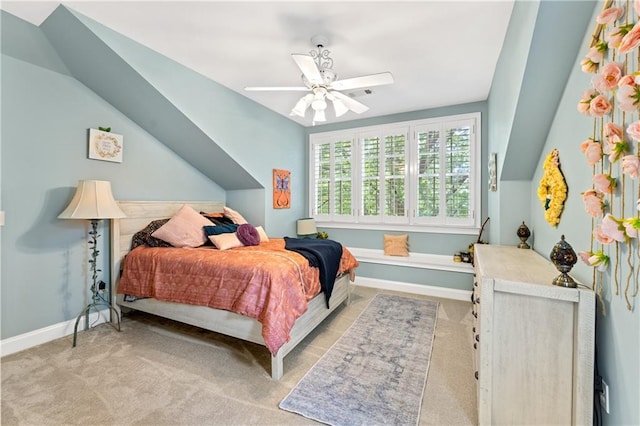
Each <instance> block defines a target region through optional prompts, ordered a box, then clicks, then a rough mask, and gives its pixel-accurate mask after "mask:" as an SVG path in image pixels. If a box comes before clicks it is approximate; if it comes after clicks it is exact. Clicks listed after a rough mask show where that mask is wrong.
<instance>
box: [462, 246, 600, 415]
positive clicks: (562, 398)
mask: <svg viewBox="0 0 640 426" xmlns="http://www.w3.org/2000/svg"><path fill="white" fill-rule="evenodd" d="M474 269H475V278H474V291H473V296H472V301H473V315H474V317H475V321H474V328H473V339H474V340H473V345H474V348H475V351H474V352H475V370H476V373H475V374H476V378H477V396H478V419H479V423H480V424H481V425H517V424H527V425H552V424H559V425H588V426H590V425H591V424H592V415H593V374H594V337H595V336H594V333H595V294H594V292H593V291H591V290H590V289H588V288H585V287H581V286H578V288H564V287H558V286H554V285H552V284H551V282H552V280H553V278H555V277H556V276H557V275H558V274H559V272H558V271H557V270H556V268H555V267H554V266H553V264H552V263H551V262H550V261H549V260H547V258H544V257H542V256H541V255H539V254H538V253H536V252H535V251H533V250H526V249H518V248H516V247H510V246H496V245H481V244H477V245H476V246H475V249H474Z"/></svg>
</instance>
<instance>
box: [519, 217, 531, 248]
mask: <svg viewBox="0 0 640 426" xmlns="http://www.w3.org/2000/svg"><path fill="white" fill-rule="evenodd" d="M516 234H517V235H518V238H520V244H518V248H521V249H530V248H531V247H530V246H529V244H527V238H529V237H530V236H531V231H529V228H528V227H527V225H525V224H524V221H523V222H522V225H520V227H518V231H517V232H516Z"/></svg>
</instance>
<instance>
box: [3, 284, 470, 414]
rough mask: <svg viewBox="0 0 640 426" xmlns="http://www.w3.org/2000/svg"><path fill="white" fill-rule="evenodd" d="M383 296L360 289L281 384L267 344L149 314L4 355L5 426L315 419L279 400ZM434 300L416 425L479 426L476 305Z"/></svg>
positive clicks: (304, 347) (299, 352) (296, 357)
mask: <svg viewBox="0 0 640 426" xmlns="http://www.w3.org/2000/svg"><path fill="white" fill-rule="evenodd" d="M379 292H381V291H378V290H375V289H368V288H364V287H355V288H354V291H353V295H352V303H351V305H349V306H342V307H340V308H338V309H337V310H336V312H334V313H333V314H332V315H331V316H330V317H329V318H327V320H325V322H324V323H323V324H322V325H321V326H320V327H318V329H316V330H315V331H314V332H312V333H311V334H310V335H309V336H308V337H307V338H306V339H305V340H304V341H303V342H302V343H301V344H300V345H298V347H297V348H296V349H295V350H294V351H293V352H292V353H291V354H289V355H288V356H287V357H286V358H285V361H284V371H285V374H284V377H283V378H282V380H280V381H279V382H274V381H272V380H271V378H270V376H269V366H270V357H269V354H268V352H267V350H266V349H265V348H264V347H261V346H259V345H254V344H251V343H246V342H240V341H238V340H236V339H232V338H228V337H225V336H221V335H218V334H215V333H211V332H207V331H204V330H200V329H197V328H194V327H190V326H185V325H181V324H177V323H174V322H171V321H167V320H163V319H159V318H157V317H152V316H147V315H143V314H134V315H131V316H129V317H126V318H125V319H124V320H123V324H122V333H117V332H115V331H114V330H113V329H112V328H111V327H109V326H107V325H101V326H98V327H96V328H94V329H91V330H90V331H88V332H82V333H80V334H79V336H78V346H77V347H76V348H75V349H72V348H71V337H66V338H63V339H59V340H56V341H54V342H50V343H47V344H45V345H41V346H38V347H35V348H32V349H29V350H26V351H23V352H20V353H17V354H13V355H9V356H6V357H3V358H2V360H1V373H2V416H1V423H2V424H3V425H36V424H37V425H53V424H91V425H98V424H104V425H120V424H149V425H151V424H153V425H160V424H167V425H207V424H216V425H220V424H229V425H249V424H261V425H265V424H278V425H282V424H315V422H313V421H312V420H309V419H305V418H304V417H301V416H299V415H297V414H293V413H290V412H287V411H284V410H281V409H279V408H278V404H279V402H280V401H281V400H282V399H283V398H284V397H285V396H286V395H287V394H288V393H289V391H290V390H291V389H292V388H293V387H294V386H295V385H296V383H297V382H298V381H299V380H300V379H301V378H302V376H303V375H304V374H305V373H306V372H307V371H308V370H309V369H310V368H311V367H312V366H313V365H314V364H315V362H316V361H317V360H318V359H319V358H320V357H321V356H322V355H323V354H324V353H325V352H326V351H327V350H328V349H329V348H330V347H331V346H332V345H333V343H334V342H335V341H336V340H337V339H338V338H339V337H340V336H341V335H342V334H343V333H344V332H345V330H347V329H348V328H349V326H350V325H351V324H352V323H353V321H354V320H355V319H356V318H357V317H358V315H359V314H360V313H361V312H362V310H363V309H364V308H365V307H366V306H367V305H368V304H369V302H370V300H371V298H372V297H373V296H374V295H375V294H377V293H379ZM384 293H391V292H386V291H385V292H384ZM414 297H420V296H414ZM433 300H437V301H438V302H439V311H438V321H437V326H436V331H435V340H434V345H433V352H432V355H431V365H430V367H429V376H428V380H427V386H426V390H425V393H424V399H423V403H422V412H421V415H420V424H421V425H431V424H440V425H466V424H475V423H476V422H477V413H476V409H475V380H474V378H473V360H472V348H471V331H470V329H471V323H472V320H471V305H470V303H468V302H460V301H452V300H448V299H435V298H434V299H433ZM346 397H348V396H346Z"/></svg>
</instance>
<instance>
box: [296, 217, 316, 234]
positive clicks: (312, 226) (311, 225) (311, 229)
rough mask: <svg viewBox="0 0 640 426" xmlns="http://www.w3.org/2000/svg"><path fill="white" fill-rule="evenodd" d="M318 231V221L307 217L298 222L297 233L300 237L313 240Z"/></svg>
mask: <svg viewBox="0 0 640 426" xmlns="http://www.w3.org/2000/svg"><path fill="white" fill-rule="evenodd" d="M317 232H318V230H317V229H316V220H315V219H313V218H311V217H306V218H304V219H298V222H297V231H296V233H297V234H298V236H299V237H301V238H313V237H314V236H315V235H316V233H317Z"/></svg>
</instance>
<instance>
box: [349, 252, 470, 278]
mask: <svg viewBox="0 0 640 426" xmlns="http://www.w3.org/2000/svg"><path fill="white" fill-rule="evenodd" d="M349 251H350V252H351V254H353V256H354V257H355V258H356V259H358V261H359V262H363V263H377V264H382V265H393V266H404V267H409V268H421V269H436V270H439V271H450V272H461V273H465V274H472V273H473V266H471V264H470V263H462V262H454V261H453V255H451V256H446V255H442V254H428V253H409V256H408V257H402V256H385V255H384V250H374V249H365V248H358V247H353V248H352V247H349Z"/></svg>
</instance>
